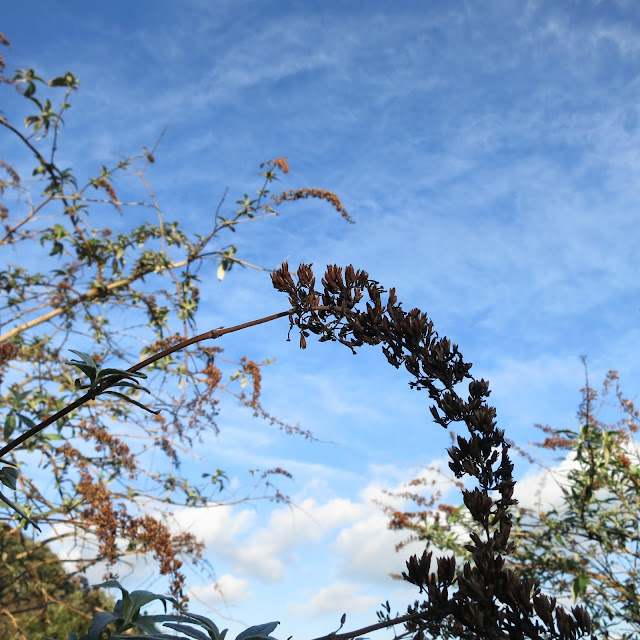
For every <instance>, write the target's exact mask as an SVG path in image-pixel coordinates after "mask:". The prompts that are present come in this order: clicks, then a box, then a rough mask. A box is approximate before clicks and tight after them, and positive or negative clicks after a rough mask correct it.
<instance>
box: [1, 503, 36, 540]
mask: <svg viewBox="0 0 640 640" xmlns="http://www.w3.org/2000/svg"><path fill="white" fill-rule="evenodd" d="M0 500H2V501H3V502H6V503H7V504H8V505H9V506H10V507H11V508H12V509H13V510H14V511H15V512H16V513H17V514H18V515H19V516H20V517H21V518H23V519H24V520H26V521H27V522H28V523H29V524H30V525H31V526H32V527H34V529H37V530H38V531H40V533H42V530H41V529H40V527H39V526H38V525H37V524H36V523H35V522H34V521H33V520H32V519H31V518H30V517H29V516H28V515H27V514H26V513H25V512H24V511H23V510H22V509H21V508H20V507H19V506H18V505H17V504H15V503H14V502H11V500H9V498H7V496H5V495H4V494H2V493H0Z"/></svg>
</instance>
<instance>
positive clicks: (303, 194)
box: [271, 160, 353, 223]
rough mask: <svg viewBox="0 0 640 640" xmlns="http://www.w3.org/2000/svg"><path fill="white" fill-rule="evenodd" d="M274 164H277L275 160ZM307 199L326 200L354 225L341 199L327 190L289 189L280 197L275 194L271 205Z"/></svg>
mask: <svg viewBox="0 0 640 640" xmlns="http://www.w3.org/2000/svg"><path fill="white" fill-rule="evenodd" d="M274 164H276V161H275V160H274ZM277 166H280V165H277ZM288 166H289V165H287V168H288ZM285 173H286V171H285ZM306 198H319V199H320V200H326V201H327V202H328V203H329V204H330V205H331V206H332V207H333V208H334V209H335V210H336V211H337V212H338V213H339V214H340V215H341V216H342V217H343V218H344V219H345V220H346V221H347V222H351V223H353V220H352V218H351V216H350V215H349V214H348V213H347V211H346V209H345V208H344V206H343V205H342V202H340V198H338V196H337V195H336V194H335V193H333V192H332V191H327V189H315V188H306V187H305V188H304V189H289V190H288V191H283V192H282V193H281V194H280V195H276V194H273V196H272V199H271V204H280V203H282V202H286V201H289V200H305V199H306Z"/></svg>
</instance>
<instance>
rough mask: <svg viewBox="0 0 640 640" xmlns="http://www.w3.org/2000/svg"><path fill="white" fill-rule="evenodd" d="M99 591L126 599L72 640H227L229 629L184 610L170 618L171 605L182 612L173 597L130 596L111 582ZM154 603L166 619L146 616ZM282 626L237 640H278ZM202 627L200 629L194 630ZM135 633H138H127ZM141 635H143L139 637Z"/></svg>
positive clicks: (274, 624) (257, 629) (257, 627)
mask: <svg viewBox="0 0 640 640" xmlns="http://www.w3.org/2000/svg"><path fill="white" fill-rule="evenodd" d="M96 587H98V588H108V589H119V590H120V592H121V593H122V598H121V599H120V600H118V601H117V602H116V605H115V607H114V609H113V612H112V613H111V612H109V611H103V612H101V613H98V614H96V615H95V616H94V618H93V621H92V622H91V626H90V627H89V631H88V632H87V633H86V634H84V635H82V636H80V637H78V635H77V634H76V633H74V632H71V633H69V640H106V639H111V640H128V639H131V638H158V640H160V639H162V640H165V639H166V640H170V639H172V638H181V639H182V640H187V639H189V640H191V639H193V638H195V639H196V640H224V638H225V636H226V635H227V629H224V630H223V631H220V630H219V629H218V627H217V626H216V625H215V623H214V622H213V621H212V620H210V619H209V618H207V617H205V616H201V615H196V614H195V613H189V612H188V611H184V610H181V611H180V613H177V614H167V613H166V610H167V602H171V603H172V604H173V605H174V607H175V608H176V609H180V607H179V603H178V602H177V601H176V600H175V599H174V598H171V597H168V596H162V595H157V594H155V593H152V592H151V591H132V592H131V593H129V592H128V591H127V590H126V589H125V588H124V587H122V585H121V584H120V583H119V582H118V581H117V580H108V581H107V582H103V583H102V584H98V585H96ZM154 600H159V601H161V602H162V605H163V606H164V610H165V614H164V615H162V614H161V615H148V614H145V613H143V612H142V607H144V606H146V605H148V604H149V603H151V602H153V601H154ZM160 623H162V626H164V627H167V628H169V629H173V630H174V631H177V632H178V634H180V635H176V634H175V633H171V634H169V633H163V632H162V630H161V629H159V628H158V626H157V625H158V624H160ZM278 624H280V623H279V622H267V623H265V624H259V625H255V626H252V627H249V628H248V629H245V630H244V631H243V632H242V633H240V634H238V635H237V636H236V639H235V640H276V639H275V638H274V637H273V636H271V635H270V634H271V632H272V631H273V630H274V629H275V628H276V627H277V626H278ZM194 627H200V629H202V630H200V629H197V628H194ZM130 630H134V633H131V632H130V633H126V634H125V632H128V631H130ZM135 631H138V632H139V633H135Z"/></svg>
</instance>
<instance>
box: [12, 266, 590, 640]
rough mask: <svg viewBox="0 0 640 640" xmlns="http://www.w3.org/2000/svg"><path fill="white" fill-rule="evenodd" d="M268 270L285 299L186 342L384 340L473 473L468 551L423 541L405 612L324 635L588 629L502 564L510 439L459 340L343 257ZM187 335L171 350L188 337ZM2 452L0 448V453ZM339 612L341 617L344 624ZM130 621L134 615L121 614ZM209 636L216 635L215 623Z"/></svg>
mask: <svg viewBox="0 0 640 640" xmlns="http://www.w3.org/2000/svg"><path fill="white" fill-rule="evenodd" d="M272 280H273V285H274V287H275V288H276V289H277V290H278V291H281V292H283V293H285V294H287V296H288V299H289V304H290V309H289V310H286V311H282V312H280V313H277V314H273V315H271V316H268V317H265V318H260V319H257V320H254V321H251V322H247V323H245V324H243V325H238V326H237V327H231V328H228V329H224V330H213V331H210V332H207V333H205V334H201V335H199V336H196V337H194V338H192V339H191V340H189V341H186V342H188V343H189V344H193V343H195V342H199V341H201V340H206V339H210V338H218V337H220V336H221V335H222V334H223V333H228V332H230V331H234V330H239V329H245V328H248V327H250V326H254V325H257V324H261V323H264V322H268V321H271V320H275V319H277V318H280V317H285V316H288V317H289V322H290V329H289V333H291V331H292V330H293V329H294V327H295V328H296V329H297V331H298V332H299V338H300V346H301V347H302V348H305V347H306V342H307V338H309V337H310V336H311V334H315V335H317V336H318V337H319V341H321V342H325V341H332V342H339V343H340V344H343V345H345V346H346V347H348V348H349V349H351V351H352V352H354V353H356V350H357V349H358V348H360V347H362V346H364V345H380V346H381V348H382V351H383V353H384V354H385V356H386V358H387V360H388V361H389V363H390V364H392V365H393V366H394V367H396V368H400V367H404V368H405V369H406V370H407V371H409V373H410V374H411V375H412V376H413V378H414V379H413V380H412V381H411V382H410V386H411V387H412V388H414V389H417V390H426V391H427V392H428V394H429V397H430V399H431V400H432V401H433V402H434V406H432V407H431V408H430V411H431V415H432V416H433V418H434V420H435V422H436V423H438V424H439V425H441V426H443V427H445V428H448V427H449V426H450V425H452V424H455V423H463V424H464V425H465V426H466V427H467V430H468V432H469V433H468V437H463V436H460V435H459V436H457V438H456V443H455V444H454V446H452V447H451V448H449V449H448V453H449V457H450V458H451V461H450V463H449V466H450V468H451V470H452V471H453V473H454V474H455V476H456V478H458V479H461V478H463V477H465V476H469V477H470V478H471V479H472V480H473V481H474V482H475V484H476V486H475V488H473V489H463V492H462V493H463V500H464V504H465V506H466V507H467V509H468V510H469V512H470V513H471V516H472V518H473V520H474V521H475V523H476V525H477V529H478V532H476V531H474V532H472V533H471V534H470V542H469V544H467V545H466V549H467V551H468V552H469V554H470V558H469V560H468V561H465V562H464V563H463V564H462V566H461V567H459V566H458V564H457V562H456V559H455V556H450V557H444V558H438V559H437V563H436V564H437V567H434V569H435V570H433V571H432V567H431V559H432V554H431V553H427V552H426V551H425V552H424V553H423V555H422V556H421V557H420V558H418V557H416V556H412V557H411V558H410V559H409V560H408V561H407V571H406V572H404V573H403V574H402V576H403V578H404V579H405V580H407V581H408V582H410V583H412V584H414V585H416V586H417V587H418V588H419V590H420V593H422V592H424V593H425V595H426V599H425V600H422V601H420V600H416V601H415V603H414V604H412V605H410V606H409V607H408V610H407V614H406V615H403V616H399V617H394V618H391V617H388V619H384V618H385V616H384V615H383V616H382V618H383V619H382V620H380V621H379V622H378V623H376V624H373V625H371V626H369V627H366V628H364V629H358V630H355V631H351V632H345V633H338V632H337V631H334V632H333V633H331V634H328V635H327V636H324V637H323V640H330V639H333V640H342V639H345V640H346V639H347V638H355V637H357V636H360V635H362V634H364V633H370V632H372V631H374V630H377V629H382V628H385V627H391V626H395V625H398V624H404V625H405V628H406V630H407V633H408V634H410V635H412V636H413V637H415V638H418V639H420V640H421V639H422V638H423V637H424V636H425V635H428V636H434V637H437V636H439V635H441V634H443V635H446V636H447V637H448V636H451V637H457V638H463V639H474V640H480V639H481V638H482V639H485V640H486V639H489V640H493V639H496V640H498V639H503V638H511V639H515V640H520V639H524V638H533V639H538V638H540V639H542V638H545V639H558V640H574V639H576V638H579V637H583V636H587V635H589V634H590V632H591V622H590V619H589V616H588V614H587V613H586V611H585V610H584V609H583V608H582V607H580V606H576V607H573V608H572V610H571V612H567V611H566V610H565V609H564V608H563V607H561V606H559V605H557V604H556V600H555V598H552V597H548V596H546V595H544V594H542V593H541V590H540V587H539V585H538V584H537V583H536V582H535V581H532V580H530V579H528V578H526V577H522V576H519V575H517V574H516V573H514V572H513V571H512V570H511V569H509V568H508V567H507V565H506V558H507V557H508V556H509V555H510V554H512V553H513V551H514V549H515V544H514V542H513V541H512V540H511V539H510V536H511V532H512V527H513V521H512V516H511V510H512V507H513V506H514V505H515V504H516V501H515V500H514V499H513V488H514V485H515V481H514V479H513V475H512V471H513V465H512V463H511V460H510V457H509V445H508V443H507V442H506V441H505V438H504V432H503V431H502V430H500V429H498V428H497V427H496V422H495V418H496V411H495V408H493V407H491V406H490V405H488V404H487V401H486V398H488V396H489V393H490V392H489V385H488V383H487V382H486V381H485V380H476V379H475V378H474V377H473V376H472V375H471V374H470V373H469V371H470V369H471V364H470V363H465V362H464V360H463V357H462V354H461V353H460V351H459V350H458V346H457V345H455V344H452V343H451V341H450V340H449V339H447V338H445V337H442V338H440V337H439V335H438V333H437V331H435V330H434V328H433V323H432V321H431V320H429V319H428V317H427V316H426V314H424V313H423V312H421V311H420V310H419V309H413V310H411V311H408V312H406V311H404V310H403V309H402V306H401V304H399V303H397V298H396V294H395V290H394V289H391V290H390V291H389V292H388V295H387V300H386V302H383V300H382V296H383V294H385V293H386V291H385V290H384V289H383V288H382V287H381V286H380V285H379V283H377V282H376V281H374V280H371V279H370V278H369V276H368V275H367V273H366V272H364V271H357V270H355V269H354V268H353V266H351V265H350V266H348V267H347V268H346V269H345V271H344V275H343V271H342V269H341V268H339V267H337V266H329V267H328V268H327V271H326V273H325V276H324V278H323V279H322V288H321V289H320V290H317V289H316V280H315V277H314V275H313V271H312V269H311V266H310V265H301V266H300V267H299V268H298V270H297V273H295V274H292V273H290V271H289V269H288V265H287V264H286V263H285V264H283V265H282V268H281V269H279V270H277V271H276V272H275V273H274V274H272ZM186 342H184V343H182V344H179V345H175V346H174V347H172V349H173V350H176V349H180V348H184V347H185V346H187V344H186ZM163 355H166V354H163V353H159V354H157V356H156V358H161V357H163ZM148 364H150V362H147V363H140V364H139V365H136V366H135V367H132V368H131V369H129V370H128V371H129V372H130V373H133V372H136V371H138V370H139V369H141V368H142V367H143V366H146V365H148ZM115 382H117V377H114V379H113V381H111V382H104V383H101V384H100V385H98V386H97V387H96V388H94V389H92V390H91V391H90V393H89V394H85V396H83V398H81V399H80V400H83V401H84V402H87V401H88V400H89V399H90V397H93V396H96V395H99V394H101V393H103V392H104V391H105V390H106V389H108V388H109V384H112V383H115ZM462 383H467V386H466V388H467V389H468V395H467V397H466V399H465V398H463V397H461V396H460V395H459V393H458V388H459V387H460V386H461V384H462ZM53 418H55V416H54V417H52V419H53ZM49 422H50V421H49ZM8 446H10V445H8ZM3 453H4V451H0V455H3ZM152 595H153V594H152ZM154 597H156V596H154ZM122 606H123V605H122V604H120V607H122ZM112 616H115V618H112V619H111V620H109V621H107V620H106V618H105V617H102V618H100V619H99V621H98V622H95V620H94V623H95V624H94V626H93V635H92V633H91V632H90V633H89V635H88V636H87V638H88V639H89V640H93V639H94V638H98V635H97V634H98V633H102V631H103V630H104V629H105V628H106V627H107V626H108V624H109V623H113V622H115V623H116V624H120V621H121V620H122V616H121V615H120V614H118V613H117V611H114V614H112ZM344 622H345V616H343V617H342V620H341V627H342V625H343V624H344ZM134 623H135V621H134V620H132V619H130V620H129V623H128V624H134ZM271 624H274V623H271ZM134 626H136V625H135V624H134ZM138 627H139V628H141V627H140V626H138ZM141 631H142V632H143V633H155V631H154V630H151V629H150V628H146V629H145V628H144V623H143V624H142V628H141ZM181 631H184V629H182V630H181ZM184 632H185V633H186V635H185V636H182V637H198V638H203V639H205V638H206V637H207V636H206V635H204V633H201V634H200V635H194V633H187V632H186V631H184ZM208 636H209V638H218V636H217V635H215V633H213V632H210V633H208ZM116 637H119V636H116ZM123 637H124V636H123ZM592 637H593V636H592Z"/></svg>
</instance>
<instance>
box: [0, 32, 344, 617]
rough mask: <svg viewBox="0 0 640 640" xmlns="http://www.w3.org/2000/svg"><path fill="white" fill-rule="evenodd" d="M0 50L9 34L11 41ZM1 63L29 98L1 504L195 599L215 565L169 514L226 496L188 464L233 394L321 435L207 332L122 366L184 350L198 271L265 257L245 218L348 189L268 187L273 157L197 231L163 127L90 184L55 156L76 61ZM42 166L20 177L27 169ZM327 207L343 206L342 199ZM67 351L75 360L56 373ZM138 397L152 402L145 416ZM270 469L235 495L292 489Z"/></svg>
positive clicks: (4, 290) (2, 223)
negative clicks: (156, 175) (168, 196)
mask: <svg viewBox="0 0 640 640" xmlns="http://www.w3.org/2000/svg"><path fill="white" fill-rule="evenodd" d="M0 44H3V45H5V46H8V45H9V43H8V41H7V39H6V38H5V37H4V36H1V37H0ZM5 69H6V65H5V61H4V59H3V58H2V57H0V85H1V86H0V90H2V91H5V92H16V91H17V92H18V96H19V97H20V96H22V98H24V100H22V99H20V100H19V102H20V103H22V104H23V105H24V107H25V108H24V113H23V114H22V120H23V122H24V126H22V124H19V118H18V117H13V116H12V117H11V118H10V117H9V116H8V115H7V114H4V113H0V130H1V131H2V132H3V137H2V144H0V148H2V149H3V150H4V151H5V153H9V152H10V153H12V154H13V155H14V157H13V158H12V159H11V161H10V160H9V159H8V158H3V159H1V160H0V197H2V202H1V203H0V250H2V251H3V256H4V259H3V261H2V264H1V265H0V292H1V296H0V316H1V318H2V332H1V335H0V381H3V382H4V384H3V386H2V391H1V392H0V407H2V409H1V410H0V425H2V429H3V436H4V439H5V441H7V444H6V445H5V446H4V447H3V448H2V450H0V457H2V458H3V460H2V468H1V471H0V482H2V485H3V486H2V489H3V493H2V494H0V499H2V500H3V501H4V502H5V503H7V504H8V505H9V506H11V507H12V510H11V511H10V512H9V514H7V516H6V517H5V519H6V520H7V522H9V523H10V529H9V531H10V532H14V531H18V530H19V529H21V528H23V527H25V526H27V525H28V524H32V525H34V526H37V527H40V528H41V529H42V530H43V531H44V532H46V535H48V536H51V540H50V542H55V541H60V540H62V539H63V534H62V533H57V532H60V531H66V529H65V526H68V527H70V530H69V532H70V533H72V534H73V539H74V540H75V541H77V545H76V547H75V551H76V553H77V554H78V557H79V560H78V568H79V570H86V569H87V568H88V567H90V566H92V565H95V564H96V563H105V562H106V563H107V567H108V571H107V573H106V574H105V577H106V578H109V577H112V576H113V575H114V573H113V570H114V568H115V567H116V565H117V563H118V562H120V561H122V560H123V559H126V557H127V556H129V555H134V554H148V555H150V556H152V557H153V558H154V559H155V561H156V562H157V566H158V570H159V571H160V573H161V574H163V575H166V576H167V577H168V579H169V580H170V584H171V593H172V595H173V596H174V597H176V598H177V599H178V600H180V601H183V602H184V594H183V591H182V589H183V585H184V576H183V573H182V570H181V567H182V563H183V561H185V560H188V561H190V562H193V563H196V564H198V565H199V566H201V567H204V566H205V565H204V564H203V561H202V558H201V551H202V545H201V544H200V543H199V542H198V540H196V539H195V538H194V537H193V536H192V535H190V534H180V533H178V534H176V533H174V532H172V530H171V529H170V528H169V526H168V525H167V523H166V521H165V516H164V513H165V512H166V510H167V509H168V508H170V507H171V506H176V505H182V506H193V507H197V506H202V505H207V504H211V503H216V504H223V503H224V502H225V492H226V475H225V472H224V470H221V469H215V470H212V471H210V472H208V473H205V474H203V478H202V482H200V483H191V482H189V481H187V479H186V478H184V477H182V475H181V473H180V464H181V460H182V457H183V454H184V453H188V452H190V451H192V450H193V447H194V446H195V445H196V444H197V443H198V442H199V441H201V440H202V438H204V437H210V436H211V435H215V434H216V433H217V425H216V419H217V415H218V411H219V404H220V401H221V398H222V397H223V396H224V395H227V396H229V397H231V398H235V399H238V400H239V401H240V402H241V403H242V404H243V405H245V406H246V407H247V409H249V410H250V411H251V412H252V413H253V414H254V415H256V416H258V417H262V418H265V419H266V420H268V421H270V422H271V424H274V425H276V426H277V427H279V428H281V429H283V430H284V431H285V432H286V433H289V434H300V435H303V436H305V437H311V434H310V433H307V432H304V431H302V430H301V429H300V428H299V427H296V426H291V425H288V424H286V423H283V422H282V421H280V420H278V419H277V418H276V417H274V416H272V415H270V414H269V413H268V411H267V410H266V409H265V408H264V407H263V406H262V404H261V400H260V383H261V376H262V367H263V366H264V365H265V364H267V362H263V363H259V362H254V361H253V360H251V359H250V358H248V357H242V358H241V359H240V360H238V361H233V360H229V359H225V358H223V357H222V355H221V353H222V350H221V349H220V348H219V347H217V346H204V345H200V344H197V345H196V346H194V347H193V348H191V349H188V350H183V351H181V352H180V353H179V354H177V355H175V356H174V355H173V354H172V353H168V354H167V355H166V357H164V358H163V359H161V360H156V361H154V363H153V364H152V365H151V366H149V367H148V369H147V371H146V373H137V372H132V371H128V372H127V371H124V370H122V369H119V368H117V366H118V365H116V366H113V363H119V362H137V361H138V360H139V359H144V358H147V357H149V356H150V355H153V354H156V353H158V352H160V351H163V350H164V351H166V350H167V349H168V350H169V351H171V348H172V347H174V346H175V345H179V344H181V343H182V342H183V341H184V340H185V339H186V338H187V336H188V335H190V334H191V332H192V330H193V328H194V326H195V321H196V313H197V311H198V308H199V304H200V290H199V284H200V278H201V275H202V273H203V272H207V273H208V272H209V271H210V270H211V269H212V270H213V271H214V272H215V271H216V270H217V274H218V279H222V277H223V276H224V275H225V274H226V273H227V272H229V271H230V270H231V269H232V267H234V266H238V265H240V266H241V267H243V268H259V267H253V266H252V265H249V264H248V263H246V262H245V261H244V260H243V259H242V258H241V257H240V255H239V251H238V248H237V247H236V245H234V244H231V243H229V237H230V236H232V235H233V234H232V232H235V231H237V227H238V225H239V224H240V223H242V222H251V223H252V224H253V223H257V222H258V221H264V220H265V219H267V218H269V217H272V216H274V215H276V214H277V212H278V209H279V207H280V205H282V204H283V203H284V202H286V201H288V200H295V199H298V197H304V198H307V197H310V198H311V197H312V198H321V199H324V200H330V198H331V197H333V198H335V196H332V194H329V192H318V193H317V194H316V193H315V192H311V191H306V192H305V193H304V194H302V192H301V191H300V190H292V191H291V192H290V193H289V192H287V194H285V195H278V194H272V193H271V191H270V186H271V184H272V183H273V182H274V181H278V180H279V179H280V178H281V177H283V176H285V175H286V174H288V173H289V166H288V163H287V161H286V159H284V158H276V159H275V160H272V161H267V162H265V163H264V164H263V165H261V167H260V187H259V189H258V190H257V195H256V196H255V197H250V196H244V197H243V198H242V199H240V200H238V202H237V203H236V205H235V206H232V207H231V212H230V213H227V212H225V211H224V209H226V208H227V205H226V201H225V200H226V199H225V197H223V198H222V199H221V201H220V202H219V203H218V204H217V206H212V207H211V210H212V212H211V217H210V221H209V224H208V226H207V227H203V228H201V229H198V230H197V232H191V231H188V230H187V229H186V228H185V227H184V226H183V225H182V224H180V223H179V222H177V221H170V220H168V219H167V218H166V216H165V213H164V212H163V210H162V208H161V206H160V204H159V202H158V200H157V198H156V196H155V194H154V192H153V190H152V188H151V186H150V182H149V180H148V178H147V175H148V173H149V172H151V170H152V168H153V167H154V166H155V164H156V162H157V153H158V150H157V147H158V143H159V142H160V139H161V137H162V136H160V139H159V140H158V142H157V143H156V145H155V146H154V147H152V148H150V149H149V148H146V147H143V149H142V152H140V153H137V154H134V155H130V156H129V157H127V158H123V159H121V160H119V161H117V162H115V163H114V164H113V165H110V166H107V165H104V166H102V167H100V168H99V169H98V171H97V172H96V173H95V174H94V175H91V176H89V177H86V178H84V179H81V178H80V177H79V176H78V175H77V173H76V170H75V169H74V167H63V166H60V165H59V163H58V157H59V149H60V147H61V144H62V140H63V133H64V122H65V118H67V117H68V113H69V109H70V107H71V102H72V98H73V95H74V94H75V93H76V91H78V89H79V87H80V81H79V80H78V78H76V77H75V76H74V75H73V74H72V73H70V72H66V73H64V74H62V75H60V76H57V77H54V78H52V79H51V80H49V81H48V82H47V81H45V80H44V79H43V78H42V77H41V76H39V75H38V74H37V73H36V72H35V71H34V70H32V69H18V70H17V71H16V72H15V74H14V75H12V76H8V75H6V74H5V73H4V71H5ZM56 96H57V97H56ZM7 102H8V101H7ZM17 123H18V124H17ZM29 163H31V166H32V167H33V168H32V170H31V175H30V176H27V177H24V176H23V175H22V174H23V173H24V171H23V170H22V169H21V170H20V171H18V169H17V168H16V167H28V166H29ZM28 172H29V171H28V169H27V170H26V173H28ZM330 202H331V204H333V205H334V206H336V208H338V211H339V213H340V214H341V215H342V216H343V217H347V214H346V212H345V211H344V208H343V207H342V205H341V204H340V203H339V201H338V200H337V199H335V200H333V199H331V200H330ZM337 205H339V206H337ZM107 223H108V225H109V226H107ZM13 262H16V263H15V264H13ZM220 286H228V283H227V282H224V284H223V285H220ZM69 347H73V349H72V351H73V353H74V354H75V355H76V356H77V358H76V359H71V360H69V361H68V362H67V366H66V367H60V363H61V361H63V360H66V356H67V354H68V351H67V349H68V348H69ZM78 373H80V375H81V378H78ZM142 380H144V386H143V385H142V384H141V381H142ZM107 388H108V389H109V391H108V392H106V393H103V392H102V391H106V389H107ZM98 389H100V392H99V393H98V392H97V390H98ZM78 392H81V393H84V395H82V396H81V397H80V398H79V397H78ZM87 394H88V400H89V402H85V400H86V399H87ZM140 407H144V408H146V409H148V410H151V411H152V413H153V415H152V416H151V419H150V420H149V419H148V416H149V414H148V413H145V412H144V411H140ZM56 415H57V416H59V419H55V420H53V422H55V426H53V427H52V428H51V429H48V430H47V431H44V429H43V425H47V424H49V423H47V419H48V418H51V417H52V416H56ZM152 454H153V455H154V456H155V458H154V461H155V464H154V465H151V464H149V463H148V462H149V457H150V456H151V455H152ZM32 465H39V467H40V470H41V472H42V473H45V474H47V475H48V476H49V477H50V478H51V483H50V486H51V487H52V490H51V491H47V492H44V491H41V489H40V488H39V487H38V484H37V482H36V480H35V476H36V474H35V473H34V470H33V467H32ZM25 469H28V470H29V471H28V472H26V473H25V472H24V471H25ZM272 472H273V470H269V469H266V470H263V471H262V473H258V474H257V475H250V476H247V483H246V490H245V493H244V494H242V493H241V494H240V496H238V495H237V494H235V495H234V501H237V500H238V499H246V500H275V501H286V500H287V498H286V496H285V495H284V494H283V493H282V492H281V491H280V490H279V489H278V487H277V486H275V485H274V484H273V483H272V482H271V481H270V478H271V476H272V475H273V473H272ZM62 524H64V525H65V526H60V525H62ZM64 535H66V534H64ZM118 540H121V541H123V543H120V544H116V543H117V541H118ZM39 546H41V545H40V543H39V542H36V543H35V545H34V547H33V550H31V549H30V550H29V553H36V550H37V549H38V548H39ZM0 615H2V612H0Z"/></svg>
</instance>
